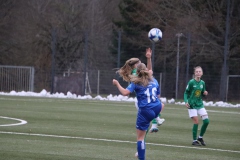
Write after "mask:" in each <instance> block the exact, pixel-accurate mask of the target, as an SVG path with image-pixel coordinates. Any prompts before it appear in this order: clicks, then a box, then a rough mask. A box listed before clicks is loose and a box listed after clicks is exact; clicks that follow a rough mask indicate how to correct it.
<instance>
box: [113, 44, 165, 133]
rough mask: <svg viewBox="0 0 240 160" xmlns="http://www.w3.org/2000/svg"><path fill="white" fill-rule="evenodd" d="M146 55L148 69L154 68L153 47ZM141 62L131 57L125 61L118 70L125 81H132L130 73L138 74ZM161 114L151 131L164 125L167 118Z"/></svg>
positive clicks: (153, 122) (155, 120)
mask: <svg viewBox="0 0 240 160" xmlns="http://www.w3.org/2000/svg"><path fill="white" fill-rule="evenodd" d="M145 56H146V57H147V68H148V70H152V60H151V56H152V50H151V48H147V49H146V55H145ZM140 63H141V61H140V60H139V59H138V58H130V59H129V60H127V61H126V62H125V64H124V66H123V67H121V68H120V69H119V70H118V71H117V73H119V75H120V76H121V77H122V78H123V80H124V81H126V82H130V76H129V75H136V71H137V65H138V64H140ZM135 107H136V108H137V109H138V105H137V100H136V101H135ZM163 109H164V104H163V103H162V111H163ZM160 116H161V114H159V116H158V117H157V118H155V119H154V120H153V121H152V126H151V128H150V132H151V133H153V132H158V126H160V125H162V124H163V122H164V121H165V119H164V118H160Z"/></svg>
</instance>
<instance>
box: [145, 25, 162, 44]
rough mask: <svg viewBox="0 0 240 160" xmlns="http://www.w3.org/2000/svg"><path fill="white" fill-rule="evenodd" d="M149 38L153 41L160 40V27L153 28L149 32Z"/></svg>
mask: <svg viewBox="0 0 240 160" xmlns="http://www.w3.org/2000/svg"><path fill="white" fill-rule="evenodd" d="M148 38H149V39H150V41H152V42H158V41H160V40H161V39H162V31H161V30H160V29H158V28H152V29H151V30H150V31H149V32H148Z"/></svg>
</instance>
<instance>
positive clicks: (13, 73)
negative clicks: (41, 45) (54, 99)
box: [0, 65, 240, 102]
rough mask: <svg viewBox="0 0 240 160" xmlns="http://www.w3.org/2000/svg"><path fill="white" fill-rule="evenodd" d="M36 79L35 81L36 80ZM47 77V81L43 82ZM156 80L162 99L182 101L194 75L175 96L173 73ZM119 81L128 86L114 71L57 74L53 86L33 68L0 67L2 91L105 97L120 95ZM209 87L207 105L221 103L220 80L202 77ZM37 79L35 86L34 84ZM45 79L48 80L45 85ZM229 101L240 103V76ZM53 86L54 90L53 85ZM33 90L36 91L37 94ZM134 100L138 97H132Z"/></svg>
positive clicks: (231, 84) (233, 80) (183, 79)
mask: <svg viewBox="0 0 240 160" xmlns="http://www.w3.org/2000/svg"><path fill="white" fill-rule="evenodd" d="M34 77H35V78H34ZM42 77H45V78H42ZM154 77H155V78H156V79H157V80H158V82H159V84H160V86H161V96H162V97H166V98H168V99H170V98H176V97H175V96H176V95H178V97H177V99H183V94H184V91H185V88H186V85H187V82H188V81H189V80H190V79H191V78H192V77H193V76H192V75H185V74H182V73H181V74H179V77H178V86H177V88H178V89H177V94H176V75H175V74H174V73H154ZM113 78H114V79H117V80H119V82H120V84H121V85H122V86H123V87H127V85H128V83H127V82H124V81H123V80H122V78H121V77H119V76H118V75H117V74H116V72H115V71H113V70H89V71H88V72H87V73H84V72H82V71H67V72H56V74H55V76H54V82H53V83H52V82H51V73H45V72H44V73H43V72H36V73H35V72H34V68H33V67H23V66H1V65H0V91H4V92H10V91H12V90H14V91H35V92H39V91H41V90H42V89H46V90H47V91H50V90H51V88H53V91H52V92H53V93H56V92H58V93H64V94H66V93H67V92H71V93H73V94H76V95H86V94H90V95H93V96H94V95H102V96H106V95H109V94H113V95H118V94H120V93H119V91H118V89H117V88H116V87H115V86H113V85H112V79H113ZM202 78H203V80H204V81H205V83H206V89H207V90H208V92H209V95H208V96H207V97H206V99H205V100H206V101H219V100H221V99H220V96H219V94H220V92H222V91H221V86H220V76H219V75H218V76H217V75H203V77H202ZM34 79H35V83H34ZM43 79H46V80H45V81H43ZM227 83H228V84H227V92H226V93H225V94H226V97H227V98H226V99H227V100H228V101H233V102H239V101H240V75H229V78H228V81H227ZM34 84H35V85H34ZM52 84H53V85H54V86H53V87H52V86H51V85H52ZM34 88H37V89H35V90H34ZM131 96H135V95H134V94H132V95H131Z"/></svg>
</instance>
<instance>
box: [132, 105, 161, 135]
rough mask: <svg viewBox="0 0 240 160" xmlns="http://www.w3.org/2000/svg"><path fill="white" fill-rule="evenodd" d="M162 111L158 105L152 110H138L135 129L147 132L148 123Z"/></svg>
mask: <svg viewBox="0 0 240 160" xmlns="http://www.w3.org/2000/svg"><path fill="white" fill-rule="evenodd" d="M161 109H162V104H161V103H160V104H159V105H158V106H156V107H153V108H150V109H149V108H144V107H143V108H141V107H140V108H139V109H138V114H137V120H136V128H137V129H139V130H143V131H145V130H147V129H148V127H149V125H150V122H151V121H152V120H153V119H154V118H157V116H158V114H159V113H160V111H161Z"/></svg>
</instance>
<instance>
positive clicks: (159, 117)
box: [156, 103, 165, 126]
mask: <svg viewBox="0 0 240 160" xmlns="http://www.w3.org/2000/svg"><path fill="white" fill-rule="evenodd" d="M161 104H162V109H161V112H160V113H159V114H158V117H157V118H156V120H157V124H158V125H159V126H160V125H162V124H163V122H164V121H165V119H164V118H161V113H162V112H163V109H164V106H165V105H164V104H163V103H161Z"/></svg>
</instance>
